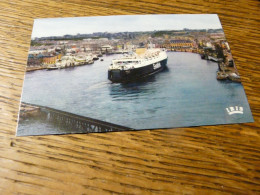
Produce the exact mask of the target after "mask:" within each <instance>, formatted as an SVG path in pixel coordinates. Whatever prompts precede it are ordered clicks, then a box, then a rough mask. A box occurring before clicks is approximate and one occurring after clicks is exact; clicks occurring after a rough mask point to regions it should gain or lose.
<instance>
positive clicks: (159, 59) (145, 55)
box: [108, 48, 168, 83]
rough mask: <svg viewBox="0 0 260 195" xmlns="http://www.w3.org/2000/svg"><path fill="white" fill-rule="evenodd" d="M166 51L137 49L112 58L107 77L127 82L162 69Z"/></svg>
mask: <svg viewBox="0 0 260 195" xmlns="http://www.w3.org/2000/svg"><path fill="white" fill-rule="evenodd" d="M167 59H168V57H167V53H166V51H165V50H161V49H144V48H140V49H137V51H136V53H133V54H132V55H130V56H125V57H123V58H120V59H115V60H112V64H111V65H110V66H109V69H108V79H109V80H110V81H112V82H117V83H121V82H128V81H132V80H137V79H140V78H143V77H146V76H149V75H152V74H155V73H157V72H160V71H162V70H163V69H164V68H165V67H166V65H167Z"/></svg>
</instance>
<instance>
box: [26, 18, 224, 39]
mask: <svg viewBox="0 0 260 195" xmlns="http://www.w3.org/2000/svg"><path fill="white" fill-rule="evenodd" d="M185 28H186V29H190V30H197V29H222V26H221V23H220V21H219V18H218V16H217V15H216V14H175V15H174V14H171V15H168V14H165V15H119V16H97V17H94V16H93V17H76V18H46V19H35V20H34V26H33V31H32V35H31V38H32V39H34V38H41V37H50V36H64V35H77V34H91V33H98V32H107V33H118V32H145V31H170V30H183V29H185Z"/></svg>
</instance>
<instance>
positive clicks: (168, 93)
mask: <svg viewBox="0 0 260 195" xmlns="http://www.w3.org/2000/svg"><path fill="white" fill-rule="evenodd" d="M18 120H19V122H18V127H17V136H28V135H47V134H71V133H103V132H113V131H135V130H151V129H171V128H174V127H190V126H202V125H221V124H233V123H245V122H253V117H252V114H251V110H250V106H249V104H248V101H247V97H246V94H245V91H244V88H243V85H242V83H241V76H240V74H239V73H238V70H237V68H236V65H235V62H234V59H233V57H232V54H231V49H230V46H229V44H228V42H227V40H226V37H225V34H224V30H223V28H222V26H221V23H220V20H219V18H218V15H216V14H170V15H169V14H166V15H121V16H96V17H75V18H46V19H35V21H34V26H33V30H32V36H31V43H30V49H29V53H28V59H27V66H26V74H25V79H24V84H23V94H22V98H21V105H20V113H19V118H18ZM166 131H167V130H166Z"/></svg>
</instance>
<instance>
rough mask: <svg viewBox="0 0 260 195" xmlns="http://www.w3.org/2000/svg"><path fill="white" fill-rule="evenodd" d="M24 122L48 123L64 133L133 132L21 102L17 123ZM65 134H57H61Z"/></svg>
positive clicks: (126, 128)
mask: <svg viewBox="0 0 260 195" xmlns="http://www.w3.org/2000/svg"><path fill="white" fill-rule="evenodd" d="M26 120H38V121H41V122H42V123H49V124H52V125H54V126H59V127H61V128H62V129H66V133H69V131H71V133H75V132H79V133H92V132H96V133H97V132H111V131H126V130H133V129H131V128H128V127H124V126H120V125H116V124H112V123H109V122H105V121H101V120H97V119H93V118H89V117H85V116H80V115H77V114H72V113H69V112H65V111H61V110H57V109H54V108H50V107H47V106H40V105H36V104H29V103H24V102H22V104H21V110H20V116H19V123H23V122H26ZM63 133H65V132H57V134H63ZM18 136H19V135H18Z"/></svg>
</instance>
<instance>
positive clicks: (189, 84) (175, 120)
mask: <svg viewBox="0 0 260 195" xmlns="http://www.w3.org/2000/svg"><path fill="white" fill-rule="evenodd" d="M119 56H120V55H112V56H106V57H104V61H96V62H95V63H94V64H92V65H86V66H81V67H75V68H69V69H62V70H53V71H46V70H41V71H35V72H29V73H27V74H26V79H25V82H24V89H23V95H22V101H24V102H28V103H33V104H39V105H43V106H48V107H52V108H55V109H59V110H63V111H67V112H72V113H75V114H79V115H83V116H87V117H91V118H95V119H99V120H103V121H107V122H111V123H115V124H119V125H123V126H127V127H130V128H134V129H154V128H170V127H182V126H199V125H214V124H226V123H242V122H252V121H253V118H252V115H251V111H250V108H249V105H248V102H247V98H246V96H245V93H244V89H243V86H242V85H241V84H239V83H232V82H227V81H224V82H223V81H217V80H216V71H217V64H216V63H214V62H210V61H206V60H201V58H200V56H199V55H198V54H193V53H181V52H169V53H168V69H167V70H165V71H163V72H161V73H158V74H156V75H154V76H152V77H150V78H149V79H147V80H145V81H140V82H138V83H131V84H112V83H111V82H110V81H109V80H107V69H108V66H109V64H110V63H111V60H112V59H114V58H117V57H119ZM229 106H243V108H244V114H243V115H240V114H234V115H228V114H227V111H226V109H225V108H226V107H229ZM38 129H41V134H42V133H44V132H45V133H48V132H51V133H55V131H59V130H57V129H53V126H51V125H49V124H38V123H37V122H35V123H21V124H20V125H19V129H18V131H23V133H24V134H27V133H28V134H35V132H37V131H38ZM32 132H34V133H32Z"/></svg>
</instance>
